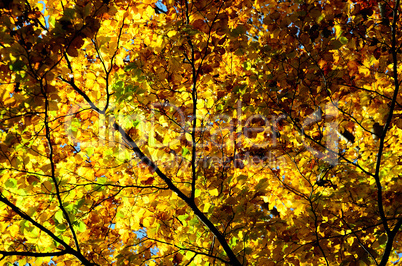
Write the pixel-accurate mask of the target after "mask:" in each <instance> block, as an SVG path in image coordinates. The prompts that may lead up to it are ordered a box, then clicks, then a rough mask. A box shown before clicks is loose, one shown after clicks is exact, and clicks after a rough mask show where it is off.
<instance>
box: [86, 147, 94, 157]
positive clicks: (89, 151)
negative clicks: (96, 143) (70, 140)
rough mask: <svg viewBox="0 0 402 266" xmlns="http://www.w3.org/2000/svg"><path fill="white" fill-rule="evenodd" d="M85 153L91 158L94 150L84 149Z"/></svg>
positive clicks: (91, 148)
mask: <svg viewBox="0 0 402 266" xmlns="http://www.w3.org/2000/svg"><path fill="white" fill-rule="evenodd" d="M85 151H86V153H87V155H88V157H91V156H92V155H93V154H94V151H95V149H94V147H88V148H86V149H85Z"/></svg>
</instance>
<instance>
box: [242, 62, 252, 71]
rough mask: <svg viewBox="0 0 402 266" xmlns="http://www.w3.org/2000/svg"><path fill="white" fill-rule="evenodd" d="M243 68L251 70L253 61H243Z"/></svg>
mask: <svg viewBox="0 0 402 266" xmlns="http://www.w3.org/2000/svg"><path fill="white" fill-rule="evenodd" d="M243 68H244V69H245V70H250V69H251V63H250V62H248V61H247V62H244V63H243Z"/></svg>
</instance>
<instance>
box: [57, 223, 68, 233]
mask: <svg viewBox="0 0 402 266" xmlns="http://www.w3.org/2000/svg"><path fill="white" fill-rule="evenodd" d="M66 229H67V226H65V225H64V224H59V225H58V226H56V231H61V232H63V231H66Z"/></svg>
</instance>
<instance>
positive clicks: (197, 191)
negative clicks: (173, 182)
mask: <svg viewBox="0 0 402 266" xmlns="http://www.w3.org/2000/svg"><path fill="white" fill-rule="evenodd" d="M200 195H201V189H196V190H195V193H194V196H195V197H196V198H197V197H199V196H200Z"/></svg>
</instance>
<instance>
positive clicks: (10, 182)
mask: <svg viewBox="0 0 402 266" xmlns="http://www.w3.org/2000/svg"><path fill="white" fill-rule="evenodd" d="M5 186H6V187H8V188H15V187H16V186H17V180H15V179H14V178H9V179H7V181H6V182H5Z"/></svg>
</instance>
